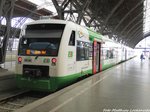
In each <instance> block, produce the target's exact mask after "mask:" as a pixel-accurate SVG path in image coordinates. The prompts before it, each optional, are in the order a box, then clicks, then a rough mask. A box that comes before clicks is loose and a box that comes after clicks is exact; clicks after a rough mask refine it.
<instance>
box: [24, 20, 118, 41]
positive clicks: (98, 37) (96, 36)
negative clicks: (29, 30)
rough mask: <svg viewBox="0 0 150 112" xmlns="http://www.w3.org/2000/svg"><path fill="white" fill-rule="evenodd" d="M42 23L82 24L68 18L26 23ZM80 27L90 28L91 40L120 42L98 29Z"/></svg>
mask: <svg viewBox="0 0 150 112" xmlns="http://www.w3.org/2000/svg"><path fill="white" fill-rule="evenodd" d="M42 23H53V24H55V23H57V24H68V23H73V24H75V25H77V26H80V25H78V24H76V23H74V22H72V21H67V20H66V21H65V20H58V19H41V20H36V21H33V22H29V23H27V24H26V25H31V24H42ZM80 27H82V28H85V29H87V30H88V32H89V35H90V40H92V41H94V39H96V40H101V41H110V42H115V43H118V42H116V41H114V40H111V39H109V38H106V37H104V36H103V35H102V34H100V33H98V32H96V31H93V30H92V29H90V28H87V27H83V26H80Z"/></svg>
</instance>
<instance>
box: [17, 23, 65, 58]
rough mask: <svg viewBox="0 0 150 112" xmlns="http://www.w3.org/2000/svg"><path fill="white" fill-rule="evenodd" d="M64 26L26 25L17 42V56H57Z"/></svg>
mask: <svg viewBox="0 0 150 112" xmlns="http://www.w3.org/2000/svg"><path fill="white" fill-rule="evenodd" d="M64 27H65V25H64V24H36V25H28V26H27V28H26V30H25V36H23V37H22V38H21V39H20V42H19V50H18V54H19V55H30V56H37V55H38V56H57V55H58V50H59V45H60V41H61V37H62V33H63V31H64Z"/></svg>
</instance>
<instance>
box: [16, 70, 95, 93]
mask: <svg viewBox="0 0 150 112" xmlns="http://www.w3.org/2000/svg"><path fill="white" fill-rule="evenodd" d="M85 74H92V70H87V71H84V72H82V73H76V74H72V75H67V76H64V77H50V78H43V79H41V78H40V79H38V78H34V79H33V78H32V79H31V78H25V77H22V75H19V74H17V75H16V81H17V85H18V87H19V88H30V89H32V90H38V91H41V90H42V91H52V92H54V91H56V90H57V89H58V88H62V87H65V86H67V85H69V84H71V83H73V82H75V81H77V79H78V78H79V77H81V76H83V75H85Z"/></svg>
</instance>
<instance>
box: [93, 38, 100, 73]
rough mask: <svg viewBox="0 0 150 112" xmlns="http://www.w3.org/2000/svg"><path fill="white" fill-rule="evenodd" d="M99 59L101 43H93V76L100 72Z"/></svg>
mask: <svg viewBox="0 0 150 112" xmlns="http://www.w3.org/2000/svg"><path fill="white" fill-rule="evenodd" d="M100 59H101V43H100V42H96V41H94V44H93V74H95V73H98V72H100V70H101V66H100Z"/></svg>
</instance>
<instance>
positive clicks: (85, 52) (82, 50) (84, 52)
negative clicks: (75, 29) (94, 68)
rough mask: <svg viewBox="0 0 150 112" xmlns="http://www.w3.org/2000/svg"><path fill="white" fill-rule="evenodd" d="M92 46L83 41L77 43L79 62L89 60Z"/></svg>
mask: <svg viewBox="0 0 150 112" xmlns="http://www.w3.org/2000/svg"><path fill="white" fill-rule="evenodd" d="M89 47H90V44H89V43H87V42H83V41H77V61H83V60H89V59H90V58H89V57H90V55H91V56H92V54H90V50H89Z"/></svg>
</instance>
